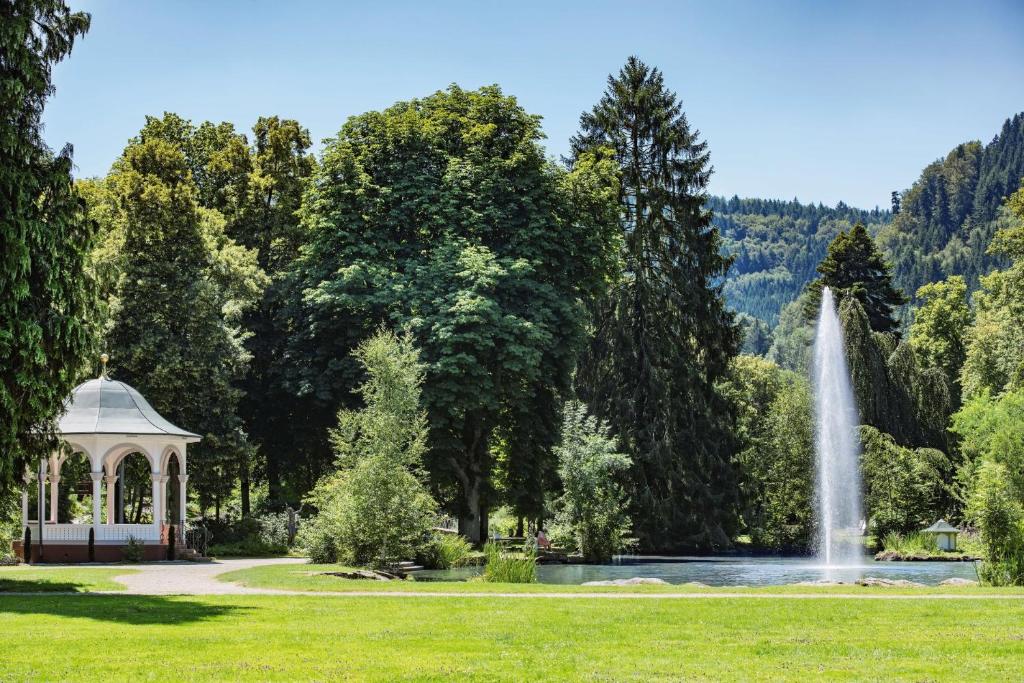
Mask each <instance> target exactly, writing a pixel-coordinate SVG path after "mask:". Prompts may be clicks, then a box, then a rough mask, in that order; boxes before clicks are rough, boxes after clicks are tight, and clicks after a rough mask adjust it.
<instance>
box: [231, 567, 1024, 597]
mask: <svg viewBox="0 0 1024 683" xmlns="http://www.w3.org/2000/svg"><path fill="white" fill-rule="evenodd" d="M348 569H350V568H349V567H342V566H340V565H334V564H277V565H265V566H262V567H253V568H251V569H241V570H237V571H233V572H227V573H225V574H221V575H220V576H218V578H219V579H220V580H221V581H231V582H237V583H240V584H242V585H245V586H252V587H254V588H278V589H285V590H295V591H328V592H340V593H344V592H352V591H367V590H372V591H395V592H414V593H415V592H427V593H438V592H440V593H462V592H472V593H721V592H728V593H758V594H761V593H771V594H778V593H824V594H828V593H843V594H847V593H854V594H874V595H906V594H909V595H924V594H933V593H943V594H954V595H966V594H972V595H973V594H980V595H985V594H989V595H1024V588H989V587H978V586H971V587H962V586H930V587H928V588H882V587H862V586H849V585H844V586H760V587H752V588H738V587H732V586H729V587H709V588H700V587H697V586H688V585H685V584H684V585H669V586H643V585H641V586H569V585H554V584H543V583H486V582H483V581H463V582H455V581H358V580H351V579H342V578H339V577H336V576H327V575H324V574H323V573H322V572H328V571H339V570H348Z"/></svg>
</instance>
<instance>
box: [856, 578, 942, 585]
mask: <svg viewBox="0 0 1024 683" xmlns="http://www.w3.org/2000/svg"><path fill="white" fill-rule="evenodd" d="M855 583H856V584H857V585H858V586H882V587H884V588H924V587H925V585H924V584H923V583H917V582H916V581H907V580H906V579H876V578H874V577H872V576H869V577H866V578H863V579H857V581H856V582H855Z"/></svg>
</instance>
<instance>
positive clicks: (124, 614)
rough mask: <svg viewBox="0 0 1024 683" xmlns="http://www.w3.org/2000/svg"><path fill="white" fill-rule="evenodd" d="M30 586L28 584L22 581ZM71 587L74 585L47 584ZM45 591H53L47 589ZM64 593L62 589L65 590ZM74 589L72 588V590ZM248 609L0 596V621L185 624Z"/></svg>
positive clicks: (158, 600)
mask: <svg viewBox="0 0 1024 683" xmlns="http://www.w3.org/2000/svg"><path fill="white" fill-rule="evenodd" d="M24 583H26V584H27V583H31V582H28V581H26V582H24ZM51 585H63V586H65V587H67V586H72V587H73V586H74V584H51ZM44 590H47V591H53V590H57V589H52V588H47V589H44ZM65 590H66V588H65ZM72 590H74V588H72ZM252 611H253V608H251V607H238V606H234V605H214V604H209V603H207V602H202V601H198V600H194V599H192V600H190V599H187V598H183V597H178V598H171V597H168V596H161V595H109V594H108V595H98V594H95V593H92V594H89V593H82V594H80V595H3V594H2V593H0V621H2V619H3V617H4V615H9V614H25V615H30V614H32V615H50V616H55V617H69V618H75V619H91V620H93V621H111V622H117V623H120V624H139V625H144V624H170V625H173V624H188V623H194V622H200V621H208V620H210V619H216V618H219V617H229V616H234V615H243V614H244V613H247V612H252Z"/></svg>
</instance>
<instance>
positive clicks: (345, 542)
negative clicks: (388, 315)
mask: <svg viewBox="0 0 1024 683" xmlns="http://www.w3.org/2000/svg"><path fill="white" fill-rule="evenodd" d="M354 355H355V356H356V358H357V359H358V360H359V361H360V362H361V363H362V365H363V367H364V368H365V369H366V374H367V381H366V382H365V383H364V384H363V385H362V386H361V387H359V393H360V394H361V395H362V397H363V401H364V403H365V406H366V407H365V408H363V409H362V410H358V411H352V410H342V411H340V412H339V413H338V428H337V429H336V430H333V431H332V432H331V441H332V443H333V444H334V448H335V451H336V452H337V454H338V460H337V465H338V468H339V471H337V472H335V473H333V474H330V475H328V476H326V477H324V478H323V479H321V480H320V482H319V483H317V485H316V487H315V488H314V489H313V491H312V492H311V493H310V495H309V496H308V497H307V499H306V500H307V502H309V503H311V504H312V505H313V506H315V507H316V509H317V510H318V513H317V515H316V516H315V517H313V518H312V519H309V520H307V521H306V522H305V523H304V524H303V525H302V530H301V531H300V533H299V537H300V543H301V544H302V545H303V547H304V548H305V549H306V552H308V553H309V556H310V558H311V559H312V560H313V561H314V562H345V563H347V564H355V565H369V566H374V567H387V566H391V565H394V564H396V563H397V562H399V561H401V560H407V559H411V558H413V557H415V556H416V554H417V552H418V551H419V550H420V549H421V547H422V546H423V544H424V542H425V541H426V540H427V539H428V538H429V537H430V529H431V527H432V526H433V524H434V519H435V516H436V509H437V505H436V503H435V502H434V499H433V498H431V497H430V494H429V493H428V492H427V489H426V487H425V486H424V485H423V483H422V482H421V481H420V480H419V478H418V476H417V474H418V473H419V472H420V468H421V466H422V455H423V451H424V449H425V448H426V441H427V418H426V415H425V414H424V413H423V411H422V410H421V409H420V407H419V406H420V385H421V384H422V382H423V373H424V368H423V365H422V364H421V363H420V362H419V353H418V352H417V351H416V349H415V347H414V346H413V344H412V338H411V337H410V336H409V335H408V334H406V335H405V336H403V337H398V336H396V335H395V334H394V333H392V332H388V331H386V330H382V331H380V332H378V333H377V334H375V335H374V336H373V337H371V338H369V339H367V340H366V341H365V342H363V343H362V344H360V345H359V348H358V349H357V350H356V352H355V354H354Z"/></svg>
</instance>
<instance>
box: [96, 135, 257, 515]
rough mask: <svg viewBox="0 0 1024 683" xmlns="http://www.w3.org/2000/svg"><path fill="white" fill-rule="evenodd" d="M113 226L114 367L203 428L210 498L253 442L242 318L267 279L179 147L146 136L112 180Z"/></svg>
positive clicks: (183, 420)
mask: <svg viewBox="0 0 1024 683" xmlns="http://www.w3.org/2000/svg"><path fill="white" fill-rule="evenodd" d="M106 186H107V192H108V194H107V197H108V199H109V201H110V202H111V204H112V206H111V207H109V208H107V209H105V210H106V211H107V213H109V215H110V216H111V220H112V223H111V225H110V226H109V229H110V230H116V231H119V232H120V233H121V236H120V240H121V244H122V246H121V254H122V256H121V258H120V259H119V261H120V265H119V267H120V272H119V273H118V276H117V281H116V286H115V291H114V295H113V297H112V299H113V301H112V304H111V306H110V313H111V319H110V321H109V323H108V324H109V331H108V333H107V335H106V340H105V341H106V345H107V349H108V350H109V352H110V354H111V357H112V361H113V362H112V365H113V372H112V374H113V375H114V376H115V377H117V378H118V379H122V380H124V381H126V382H128V383H129V384H132V385H133V386H135V387H136V388H137V389H139V391H141V392H142V394H143V395H145V396H146V397H147V399H148V400H149V401H150V402H151V403H152V404H153V407H154V408H155V409H156V410H157V411H158V412H160V413H161V414H162V415H164V416H165V417H167V418H168V419H169V420H171V421H172V422H174V423H176V424H179V425H181V426H183V427H185V428H188V429H190V430H192V431H195V432H197V433H198V434H200V435H202V436H203V441H202V442H201V443H199V444H196V445H195V446H193V447H192V449H190V450H194V451H195V453H194V455H193V457H192V458H190V462H191V463H192V467H191V468H190V469H191V479H190V483H191V484H193V485H194V486H195V487H196V490H197V491H199V493H200V497H201V500H203V501H205V502H207V503H209V502H210V501H211V500H212V499H213V498H215V497H222V496H224V495H226V494H227V493H228V492H229V491H230V489H231V486H232V483H233V479H234V477H233V476H231V475H232V474H233V472H234V471H235V463H237V462H238V461H239V460H240V459H242V458H244V457H245V454H246V453H247V452H248V449H249V448H250V446H249V444H248V441H247V437H246V434H245V431H244V429H243V426H242V423H241V421H240V419H239V417H238V412H237V406H238V400H239V390H238V386H237V385H238V382H239V380H240V379H241V377H242V376H243V374H244V372H245V368H246V363H247V362H248V355H247V354H246V353H245V350H244V348H243V347H242V342H243V339H244V335H243V333H242V331H241V329H240V327H239V323H240V319H241V315H242V313H243V312H244V311H245V309H246V308H247V307H248V306H251V305H252V304H253V302H254V301H255V299H256V297H257V296H258V295H259V293H260V291H261V289H262V287H263V285H264V284H265V280H264V277H263V275H262V273H261V271H260V270H259V268H258V267H257V265H256V263H255V255H254V254H253V253H252V252H251V251H249V250H247V249H245V248H244V247H240V246H238V245H237V244H235V243H234V242H233V241H232V240H231V239H230V238H229V237H227V235H226V234H225V233H224V227H225V226H224V219H223V217H222V216H221V215H220V214H219V213H218V212H216V211H210V210H203V209H201V208H200V207H199V206H198V204H197V201H196V199H197V189H196V186H195V184H194V183H193V182H192V174H191V170H190V168H189V165H188V163H187V160H186V157H185V156H184V154H183V153H182V152H181V150H180V148H179V147H177V146H176V145H175V144H172V143H171V142H168V141H167V140H165V139H161V138H159V137H156V136H150V135H145V134H144V135H142V136H140V139H138V140H136V141H134V142H132V143H131V144H129V146H128V147H127V148H126V149H125V151H124V154H123V155H122V157H121V158H120V159H119V160H118V161H117V162H116V163H115V166H114V170H113V171H112V173H111V174H110V176H109V177H108V178H107V181H106Z"/></svg>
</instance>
